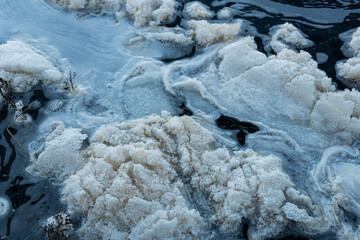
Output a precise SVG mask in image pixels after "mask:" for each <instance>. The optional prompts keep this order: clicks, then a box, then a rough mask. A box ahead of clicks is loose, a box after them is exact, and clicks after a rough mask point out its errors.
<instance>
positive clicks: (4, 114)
mask: <svg viewBox="0 0 360 240" xmlns="http://www.w3.org/2000/svg"><path fill="white" fill-rule="evenodd" d="M7 115H8V105H6V104H4V105H3V106H2V108H1V110H0V123H1V122H2V121H4V120H5V119H6V118H7Z"/></svg>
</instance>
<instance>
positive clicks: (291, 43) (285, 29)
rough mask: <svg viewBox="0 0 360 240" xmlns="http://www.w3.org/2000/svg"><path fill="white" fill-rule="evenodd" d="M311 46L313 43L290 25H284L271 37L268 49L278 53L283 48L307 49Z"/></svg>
mask: <svg viewBox="0 0 360 240" xmlns="http://www.w3.org/2000/svg"><path fill="white" fill-rule="evenodd" d="M312 45H313V42H312V41H310V40H308V39H306V38H305V37H304V35H303V34H302V33H301V32H300V30H299V29H297V28H296V27H295V26H294V25H292V24H291V23H284V24H282V25H280V26H279V29H278V30H277V31H276V32H275V33H274V35H272V38H271V41H270V47H271V48H272V49H273V50H274V51H275V52H277V53H278V52H280V51H281V50H283V49H284V48H288V47H294V48H300V49H302V48H307V47H310V46H312Z"/></svg>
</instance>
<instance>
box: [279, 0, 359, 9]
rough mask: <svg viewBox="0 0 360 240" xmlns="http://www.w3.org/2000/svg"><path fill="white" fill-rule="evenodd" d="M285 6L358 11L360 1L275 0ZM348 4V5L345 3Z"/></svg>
mask: <svg viewBox="0 0 360 240" xmlns="http://www.w3.org/2000/svg"><path fill="white" fill-rule="evenodd" d="M273 1H274V2H280V3H283V4H289V5H293V6H297V7H302V8H334V9H338V8H342V9H358V8H359V3H358V1H339V0H302V1H299V0H273ZM344 2H346V3H344Z"/></svg>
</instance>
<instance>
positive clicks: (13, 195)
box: [0, 0, 360, 240]
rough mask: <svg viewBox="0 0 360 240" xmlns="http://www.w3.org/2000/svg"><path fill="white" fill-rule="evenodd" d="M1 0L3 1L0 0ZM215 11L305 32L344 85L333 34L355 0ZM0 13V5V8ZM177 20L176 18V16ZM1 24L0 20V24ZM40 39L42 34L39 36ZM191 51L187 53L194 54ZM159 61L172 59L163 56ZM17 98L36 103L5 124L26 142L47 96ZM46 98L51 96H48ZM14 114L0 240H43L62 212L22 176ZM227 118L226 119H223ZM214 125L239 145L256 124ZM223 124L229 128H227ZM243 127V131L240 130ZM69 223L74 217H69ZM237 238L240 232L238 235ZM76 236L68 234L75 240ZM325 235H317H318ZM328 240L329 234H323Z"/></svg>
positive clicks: (351, 13) (1, 190)
mask: <svg viewBox="0 0 360 240" xmlns="http://www.w3.org/2000/svg"><path fill="white" fill-rule="evenodd" d="M0 1H5V0H0ZM201 2H203V3H204V4H207V5H209V6H210V8H211V9H212V10H214V11H217V10H219V9H221V8H223V7H224V6H226V7H231V8H239V6H237V4H244V6H243V7H242V8H241V9H240V10H239V12H240V13H239V14H238V15H237V16H235V18H241V19H246V20H248V21H249V22H251V24H252V26H253V27H255V28H256V29H257V31H258V33H259V34H260V35H266V34H268V31H269V28H270V27H271V26H274V25H277V24H282V23H284V22H290V23H292V24H294V25H295V26H296V27H298V28H299V29H300V30H301V31H303V32H304V33H305V34H307V35H308V36H309V39H310V40H312V41H313V42H314V43H315V45H314V46H313V47H311V48H309V49H305V50H306V51H308V52H309V53H310V54H311V55H312V56H313V57H314V58H315V55H316V53H318V52H323V53H326V54H327V55H328V56H329V60H328V61H327V62H326V63H324V64H321V65H319V68H320V69H322V70H324V71H325V72H326V73H327V74H328V76H329V77H331V78H332V79H333V81H334V82H336V83H337V84H338V88H339V89H344V88H346V86H345V85H343V84H342V83H340V82H339V81H338V80H337V79H336V74H335V69H334V66H335V63H336V62H337V61H339V60H342V59H345V56H344V55H343V53H342V52H341V50H340V47H341V46H342V44H343V43H342V42H341V40H340V39H339V37H338V36H339V34H340V33H342V32H345V31H348V30H350V29H353V28H355V27H358V26H359V25H360V1H345V0H344V1H313V0H306V1H290V0H273V1H267V0H266V1H260V0H259V1H226V3H225V2H220V1H214V2H211V1H205V0H203V1H201ZM0 12H1V9H0ZM177 22H181V19H180V18H179V19H177ZM0 24H1V22H0ZM44 37H46V36H44ZM255 40H256V42H257V44H258V48H259V49H260V50H262V51H264V52H265V50H264V47H263V42H262V41H261V39H260V38H259V37H257V38H255ZM196 54H197V52H196V51H195V49H193V51H192V52H191V53H190V54H189V56H187V57H191V56H193V55H196ZM164 61H165V62H170V61H174V59H172V60H164ZM21 97H23V101H24V105H28V104H30V103H31V102H33V101H34V100H37V101H39V102H40V105H39V106H38V107H37V108H36V109H32V110H31V111H29V114H30V115H31V116H32V118H33V119H34V121H33V123H32V124H31V125H28V126H15V125H13V126H12V127H11V128H10V131H11V133H12V134H13V135H14V136H15V137H16V138H17V140H18V141H19V142H20V143H21V142H29V141H31V136H34V134H35V132H36V126H37V125H38V124H39V123H40V122H41V121H42V120H43V119H44V117H45V116H44V115H43V114H42V113H41V108H42V106H45V105H46V104H47V103H48V101H49V97H47V96H45V95H44V93H43V92H42V91H41V89H38V90H36V91H33V92H32V93H29V94H27V95H24V96H20V98H21ZM50 100H51V99H50ZM180 108H181V109H182V110H183V113H182V114H185V115H192V112H191V110H190V109H188V108H186V106H185V105H182V106H181V107H180ZM13 116H14V110H12V109H10V110H8V106H6V105H3V106H1V110H0V126H1V135H0V158H1V163H0V197H4V198H7V199H8V200H10V201H11V204H12V210H11V212H10V213H9V214H8V215H7V216H6V217H2V218H0V238H1V239H19V240H20V239H45V233H44V232H43V231H42V230H41V228H40V227H38V224H44V221H45V220H46V219H47V218H48V217H50V216H52V215H55V214H57V213H59V212H61V211H65V210H66V209H65V206H63V205H62V204H61V203H60V201H59V198H60V194H59V189H60V188H61V186H57V185H55V184H53V183H51V182H49V181H48V180H46V179H43V178H37V177H34V176H32V175H30V174H28V173H27V172H26V170H25V168H26V167H27V166H28V165H29V159H28V157H27V156H26V154H25V153H24V152H23V151H22V150H21V148H20V147H19V146H18V145H17V144H16V143H15V141H14V139H12V138H11V136H10V135H9V134H8V132H7V131H6V127H7V126H8V125H9V124H10V122H11V120H12V118H13ZM229 122H230V123H229ZM218 124H220V125H221V126H220V127H223V128H226V129H232V126H233V125H231V124H235V125H237V126H236V129H237V130H238V131H239V133H238V134H237V135H238V137H237V140H238V141H239V143H240V144H244V143H245V139H246V134H249V133H252V132H253V131H258V130H260V129H256V128H257V127H256V126H255V125H254V126H253V125H251V123H247V122H239V121H237V122H235V121H234V120H233V119H230V118H227V119H225V118H224V117H223V118H222V119H220V120H218ZM229 124H230V125H231V126H229ZM244 130H245V132H244ZM74 221H75V222H76V221H78V222H79V220H76V219H74ZM245 226H246V225H244V232H243V234H242V238H243V239H247V230H246V227H245ZM238 237H240V236H238ZM75 238H76V237H73V239H75ZM321 238H325V236H319V238H318V239H321ZM279 239H288V240H290V239H307V238H306V237H304V236H294V235H292V234H291V233H289V232H288V233H284V236H281V238H279ZM327 239H331V238H327Z"/></svg>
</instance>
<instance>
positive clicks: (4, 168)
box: [0, 128, 17, 182]
mask: <svg viewBox="0 0 360 240" xmlns="http://www.w3.org/2000/svg"><path fill="white" fill-rule="evenodd" d="M9 131H10V132H11V134H12V135H15V134H16V133H17V130H16V129H15V128H9ZM3 134H4V136H5V140H6V142H7V143H8V144H9V147H10V149H11V155H10V157H9V161H8V162H7V164H6V165H5V154H6V148H5V149H4V147H3V146H2V148H1V149H2V150H4V153H2V154H4V158H3V157H2V156H3V155H1V170H0V182H5V181H7V180H9V173H10V170H11V166H12V164H13V163H14V161H15V158H16V151H15V147H14V145H13V144H12V143H11V140H10V139H11V136H10V134H9V133H8V132H7V131H6V129H4V133H3ZM0 146H1V145H0Z"/></svg>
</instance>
